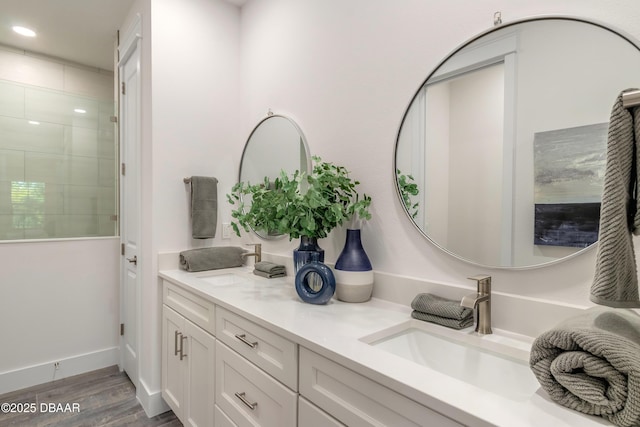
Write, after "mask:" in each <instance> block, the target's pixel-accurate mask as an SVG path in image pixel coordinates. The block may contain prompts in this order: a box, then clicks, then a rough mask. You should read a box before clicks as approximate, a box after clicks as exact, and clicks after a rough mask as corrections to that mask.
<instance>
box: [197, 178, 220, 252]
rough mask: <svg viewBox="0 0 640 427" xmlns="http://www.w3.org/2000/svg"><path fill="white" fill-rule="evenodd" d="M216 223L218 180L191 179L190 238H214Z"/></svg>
mask: <svg viewBox="0 0 640 427" xmlns="http://www.w3.org/2000/svg"><path fill="white" fill-rule="evenodd" d="M217 223H218V180H217V179H216V178H213V177H206V176H192V177H191V236H192V237H193V238H194V239H209V238H212V237H215V236H216V225H217Z"/></svg>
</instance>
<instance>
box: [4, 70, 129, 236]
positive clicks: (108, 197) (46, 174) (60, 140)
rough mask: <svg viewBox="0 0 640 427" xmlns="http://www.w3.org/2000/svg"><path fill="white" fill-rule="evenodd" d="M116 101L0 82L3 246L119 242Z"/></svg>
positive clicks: (10, 82)
mask: <svg viewBox="0 0 640 427" xmlns="http://www.w3.org/2000/svg"><path fill="white" fill-rule="evenodd" d="M113 115H114V103H113V101H105V100H100V99H94V98H90V97H84V96H79V95H75V94H69V93H65V92H62V91H57V90H51V89H44V88H40V87H36V86H30V85H26V84H21V83H16V82H12V81H6V80H0V240H23V239H57V238H73V237H98V236H115V235H117V232H118V223H117V215H116V214H117V210H118V204H117V196H118V194H117V174H116V170H117V163H116V162H117V143H116V141H117V140H116V125H115V123H113V122H112V121H111V116H113Z"/></svg>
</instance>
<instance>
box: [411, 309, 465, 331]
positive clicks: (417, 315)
mask: <svg viewBox="0 0 640 427" xmlns="http://www.w3.org/2000/svg"><path fill="white" fill-rule="evenodd" d="M411 317H413V318H414V319H418V320H424V321H425V322H431V323H436V324H438V325H442V326H446V327H448V328H453V329H464V328H468V327H469V326H472V325H473V316H468V317H466V318H464V319H451V318H449V317H442V316H436V315H434V314H429V313H423V312H421V311H417V310H413V311H412V312H411Z"/></svg>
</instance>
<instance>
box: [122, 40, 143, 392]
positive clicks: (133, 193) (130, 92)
mask: <svg viewBox="0 0 640 427" xmlns="http://www.w3.org/2000/svg"><path fill="white" fill-rule="evenodd" d="M139 51H140V48H139V46H138V43H137V40H136V41H135V42H133V43H131V45H130V47H129V48H128V49H126V50H125V52H124V56H122V59H121V60H120V64H119V71H120V161H121V163H122V164H121V169H120V218H121V222H120V236H121V243H122V249H123V250H122V252H123V254H122V255H123V256H122V261H121V263H120V265H121V267H120V270H121V280H120V315H121V322H122V323H123V325H124V326H123V328H122V329H121V331H122V332H121V335H122V336H121V342H120V349H121V352H122V355H121V363H122V365H121V367H122V369H123V370H124V371H125V372H126V373H127V375H128V376H129V378H130V379H131V381H132V382H133V384H134V385H135V386H136V387H137V385H138V344H139V343H138V331H139V330H140V329H139V319H138V311H139V301H140V298H139V296H140V288H141V285H140V282H141V280H140V274H139V273H138V267H139V265H140V262H139V261H140V260H139V258H140V257H139V256H138V250H139V246H140V203H139V200H140V197H139V192H140V180H139V164H140V159H139V153H140V91H139V87H140V52H139ZM121 54H122V53H121Z"/></svg>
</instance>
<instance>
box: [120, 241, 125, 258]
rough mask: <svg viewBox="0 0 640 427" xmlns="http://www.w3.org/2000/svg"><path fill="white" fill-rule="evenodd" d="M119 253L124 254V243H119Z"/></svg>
mask: <svg viewBox="0 0 640 427" xmlns="http://www.w3.org/2000/svg"><path fill="white" fill-rule="evenodd" d="M120 255H124V243H120Z"/></svg>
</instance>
